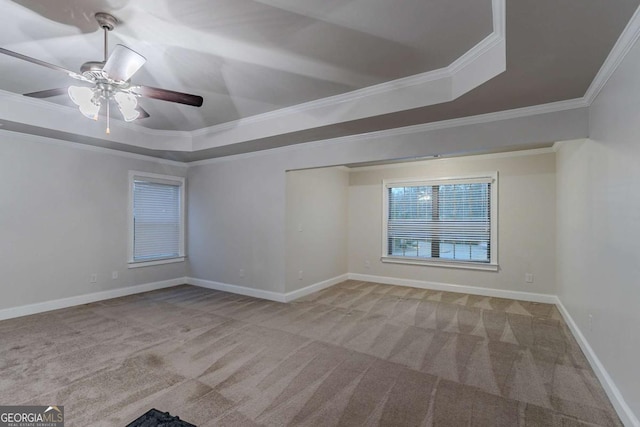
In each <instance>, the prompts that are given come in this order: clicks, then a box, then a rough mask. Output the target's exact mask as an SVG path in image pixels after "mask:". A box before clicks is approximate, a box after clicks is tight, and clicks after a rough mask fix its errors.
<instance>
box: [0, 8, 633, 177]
mask: <svg viewBox="0 0 640 427" xmlns="http://www.w3.org/2000/svg"><path fill="white" fill-rule="evenodd" d="M492 7H493V17H494V31H493V33H492V34H491V35H489V36H487V37H486V38H485V39H484V40H482V41H481V42H480V43H479V44H478V45H476V46H475V47H474V48H472V49H471V50H469V51H468V52H466V53H465V54H464V55H463V56H462V57H460V58H459V59H458V60H456V61H455V62H454V63H452V64H451V65H450V66H449V67H447V68H445V69H440V70H435V71H431V72H427V73H423V74H419V75H414V76H409V77H406V78H403V79H398V80H394V81H391V82H386V83H382V84H380V85H375V86H371V87H368V88H364V89H361V90H358V91H353V92H349V93H347V94H342V95H336V96H334V97H328V98H323V99H320V100H317V101H311V102H308V103H304V104H299V105H296V106H293V107H288V108H285V109H280V110H275V111H272V112H268V113H264V114H260V115H256V116H251V117H247V118H245V119H241V120H238V121H234V122H227V123H222V124H219V125H216V126H212V127H209V128H203V129H199V130H195V131H161V130H155V129H148V128H144V127H142V126H139V125H133V124H125V123H121V122H119V121H114V122H113V126H114V127H116V128H118V129H120V128H122V129H123V130H127V131H128V132H136V133H138V132H140V133H141V134H144V135H145V136H146V137H147V138H143V140H144V143H146V145H142V144H143V142H142V141H135V142H132V141H131V140H129V141H128V142H124V140H123V141H121V142H123V143H129V144H131V145H136V146H139V147H145V148H148V145H149V144H150V142H151V141H153V143H154V149H161V150H167V149H168V150H170V148H166V147H160V148H159V147H158V145H160V144H164V145H165V146H168V145H170V144H175V143H176V141H173V140H172V139H174V138H181V139H183V141H184V142H188V144H187V146H188V147H189V148H190V149H187V150H183V151H185V152H194V151H199V150H200V149H205V148H208V147H199V146H194V137H202V136H206V135H211V133H219V132H223V133H224V132H225V131H233V130H234V129H237V128H239V127H244V126H247V125H251V124H258V123H260V122H268V121H271V120H274V119H277V118H282V117H286V116H288V115H290V114H300V113H304V112H308V111H311V110H312V109H314V108H320V107H323V108H328V107H332V106H333V107H335V108H344V105H343V104H344V103H345V102H350V101H351V102H353V101H357V100H360V101H364V102H366V98H367V97H368V96H376V95H381V94H385V93H388V91H389V90H392V89H393V87H402V88H405V89H407V88H412V87H413V86H415V85H419V84H421V83H429V82H433V81H435V80H434V79H437V78H439V77H445V78H448V77H450V76H451V75H455V74H456V73H457V72H459V71H460V70H462V69H464V68H465V67H466V66H467V65H468V64H469V63H472V62H473V60H474V58H477V57H478V56H479V55H482V54H483V53H486V52H487V50H490V49H491V48H492V47H494V46H495V45H496V44H498V43H501V42H502V43H504V41H505V40H504V29H505V13H504V11H505V10H504V9H505V1H504V0H492ZM639 38H640V7H639V8H638V9H636V11H635V13H634V15H633V16H632V18H631V19H630V20H629V22H628V24H627V26H626V27H625V29H624V31H623V32H622V33H621V35H620V37H619V38H618V40H617V41H616V43H615V45H614V47H613V48H612V50H611V52H610V53H609V55H608V56H607V59H606V60H605V62H604V63H603V65H602V67H601V68H600V70H599V71H598V73H597V75H596V77H595V78H594V79H593V81H592V83H591V85H590V86H589V88H588V90H587V91H586V93H585V95H584V96H583V97H581V98H576V99H571V100H566V101H559V102H554V103H549V104H542V105H535V106H530V107H524V108H518V109H513V110H506V111H500V112H495V113H488V114H483V115H478V116H471V117H463V118H457V119H451V120H444V121H440V122H433V123H426V124H419V125H414V126H407V127H402V128H394V129H388V130H383V131H377V132H370V133H363V134H357V135H347V136H343V137H338V138H332V139H328V140H322V141H310V142H306V143H301V144H295V145H291V146H286V147H279V148H273V149H269V150H262V151H258V152H255V153H243V154H237V155H231V156H226V157H223V158H215V159H206V160H200V161H194V162H188V163H181V162H175V163H178V164H180V165H183V164H188V165H192V166H197V165H200V164H208V163H215V162H219V161H225V160H231V159H237V158H246V157H251V156H254V155H263V154H265V153H266V152H272V151H288V150H295V149H299V148H301V147H310V146H313V145H316V144H331V143H344V142H348V141H358V140H365V139H371V138H383V137H390V136H398V135H406V134H411V133H419V132H427V131H431V130H436V129H445V128H450V127H456V126H466V125H471V124H477V123H486V122H491V121H499V120H506V119H509V118H516V117H525V116H528V115H538V114H544V113H553V112H558V111H562V110H569V109H575V108H585V107H589V106H590V105H591V104H592V103H593V102H594V100H595V99H596V98H597V96H598V94H599V93H600V91H601V89H602V87H603V86H604V85H605V84H606V82H607V81H608V80H609V78H610V77H611V75H612V74H613V73H614V72H615V70H616V69H617V67H618V66H619V65H620V64H621V63H622V61H623V60H624V58H625V57H626V55H627V54H628V53H629V52H630V50H631V49H632V47H633V46H634V44H635V43H636V42H637V41H638V39H639ZM2 98H4V99H7V100H8V101H9V102H3V104H4V106H3V107H4V111H7V112H10V110H11V108H10V106H9V104H10V103H12V102H14V101H15V102H17V103H19V105H22V106H23V107H30V108H31V107H33V108H37V109H40V111H42V110H43V109H44V110H48V111H56V112H58V113H64V114H65V115H69V114H70V112H74V113H75V112H76V110H75V108H72V107H68V106H63V105H59V104H54V103H50V102H43V101H40V100H36V99H32V98H28V97H24V96H22V95H18V94H14V93H11V92H6V91H2V90H0V100H2ZM1 110H2V109H0V112H1ZM32 115H33V114H32ZM276 128H277V126H276ZM114 133H115V132H114ZM94 137H96V136H94ZM112 138H113V137H112ZM103 139H106V138H104V137H103ZM110 139H111V138H110ZM113 140H114V141H116V140H115V139H113ZM185 140H186V141H185ZM229 143H233V142H227V144H229ZM70 144H75V143H70ZM155 144H158V145H155ZM75 145H82V144H75ZM220 145H226V144H220ZM93 148H95V147H93ZM106 150H107V151H109V152H113V153H115V152H118V151H117V150H111V149H106ZM126 155H129V153H127V154H126ZM133 155H134V156H140V155H136V154H133ZM142 157H144V158H146V159H157V158H155V157H150V156H143V155H142Z"/></svg>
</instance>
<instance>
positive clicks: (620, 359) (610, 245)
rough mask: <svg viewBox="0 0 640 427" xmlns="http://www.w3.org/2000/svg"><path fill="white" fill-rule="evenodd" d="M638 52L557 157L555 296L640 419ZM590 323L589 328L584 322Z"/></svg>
mask: <svg viewBox="0 0 640 427" xmlns="http://www.w3.org/2000/svg"><path fill="white" fill-rule="evenodd" d="M638 76H640V45H638V44H637V43H636V45H635V46H634V47H633V49H632V50H631V51H630V53H629V54H628V55H627V56H626V58H625V59H624V61H623V62H622V64H621V65H620V67H619V68H618V69H617V70H616V72H615V73H614V74H613V76H612V77H611V79H610V80H609V81H608V82H607V84H606V85H605V87H604V89H603V90H602V92H601V93H600V94H599V96H598V97H597V98H596V100H595V102H594V103H593V104H592V106H591V108H590V138H591V140H587V141H582V142H572V143H564V144H561V145H560V149H559V151H558V159H557V161H558V165H557V166H558V184H557V189H558V204H557V206H558V235H557V242H558V263H557V268H558V270H557V281H558V294H559V297H560V299H561V301H562V302H563V304H564V305H565V306H566V308H567V309H568V311H569V312H570V314H571V316H572V317H573V319H574V320H575V322H576V323H577V325H578V327H579V328H580V330H581V331H582V332H583V334H584V335H585V337H586V338H587V340H588V341H589V344H590V345H591V347H592V348H593V350H594V351H595V353H596V355H597V357H598V358H599V359H600V361H601V362H602V363H603V365H604V367H605V369H606V370H607V371H608V373H609V375H610V376H611V377H612V378H613V381H614V382H615V384H616V385H617V387H618V388H619V389H620V391H621V393H622V395H623V396H624V399H625V400H626V402H627V404H628V405H629V406H630V408H631V410H632V411H633V412H634V413H635V414H636V415H635V417H636V422H637V417H638V415H640V369H638V360H639V358H640V332H639V330H638V328H639V327H640V192H639V190H638V188H640V120H639V117H640V78H639V77H638ZM589 314H591V315H592V316H593V326H592V328H590V327H589V320H588V315H589Z"/></svg>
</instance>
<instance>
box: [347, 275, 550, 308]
mask: <svg viewBox="0 0 640 427" xmlns="http://www.w3.org/2000/svg"><path fill="white" fill-rule="evenodd" d="M348 276H349V279H351V280H361V281H364V282H375V283H383V284H385V285H398V286H409V287H412V288H420V289H430V290H434V291H446V292H458V293H463V294H472V295H481V296H485V297H496V298H509V299H515V300H520V301H530V302H542V303H547V304H555V303H556V300H557V298H556V296H555V295H550V294H537V293H532V292H521V291H508V290H504V289H492V288H482V287H479V286H465V285H454V284H451V283H439V282H428V281H423V280H412V279H399V278H397V277H384V276H373V275H369V274H357V273H349V274H348Z"/></svg>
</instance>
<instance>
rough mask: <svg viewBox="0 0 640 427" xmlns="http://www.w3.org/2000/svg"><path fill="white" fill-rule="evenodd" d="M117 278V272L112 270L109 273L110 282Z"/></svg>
mask: <svg viewBox="0 0 640 427" xmlns="http://www.w3.org/2000/svg"><path fill="white" fill-rule="evenodd" d="M117 278H118V271H117V270H113V271H112V272H111V279H112V280H116V279H117Z"/></svg>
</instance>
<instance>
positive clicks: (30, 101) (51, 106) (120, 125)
mask: <svg viewBox="0 0 640 427" xmlns="http://www.w3.org/2000/svg"><path fill="white" fill-rule="evenodd" d="M0 97H1V98H5V99H7V100H8V101H10V102H16V103H20V104H23V105H28V106H30V107H32V108H34V109H45V110H49V111H53V112H57V113H60V114H70V113H73V114H77V111H78V109H77V108H75V107H70V106H68V105H62V104H56V103H54V102H47V101H43V100H41V99H37V98H31V97H29V96H24V95H20V94H17V93H14V92H8V91H6V90H2V89H0ZM109 125H110V127H111V128H116V129H126V130H132V129H133V130H135V131H136V132H139V133H143V134H147V135H150V136H155V137H173V138H176V137H181V138H185V137H188V138H189V139H190V138H191V132H190V131H180V130H160V129H150V128H146V127H144V126H140V125H138V124H136V123H135V122H128V123H127V122H123V121H122V120H118V119H116V120H112V121H111V123H110V124H109Z"/></svg>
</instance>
